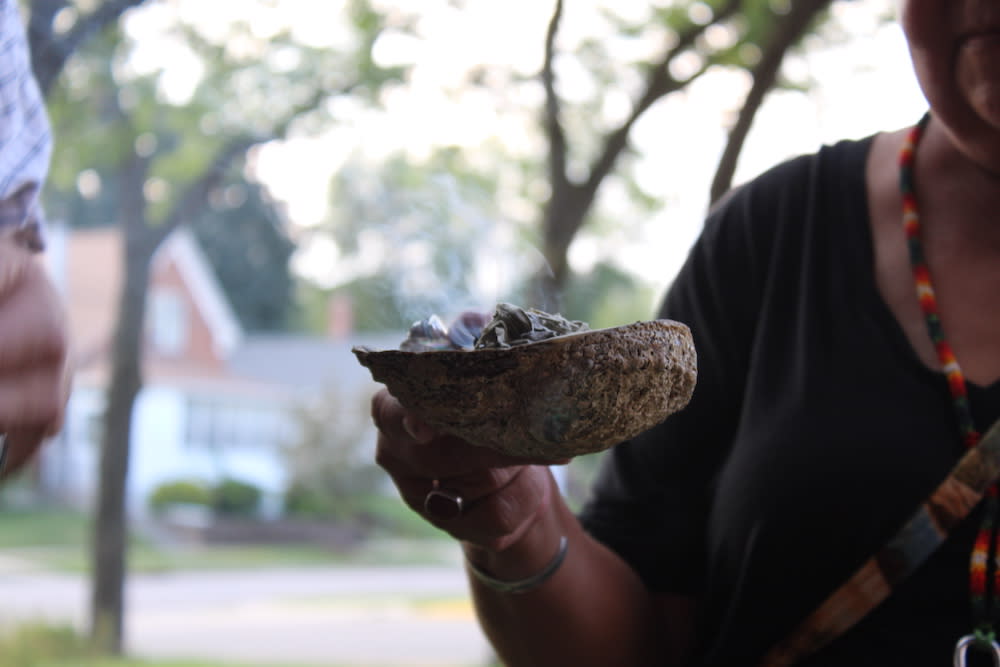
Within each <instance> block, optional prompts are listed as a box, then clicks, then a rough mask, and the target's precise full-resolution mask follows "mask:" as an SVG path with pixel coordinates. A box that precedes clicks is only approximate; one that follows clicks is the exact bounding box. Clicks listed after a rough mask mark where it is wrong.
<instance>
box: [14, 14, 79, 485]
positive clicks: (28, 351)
mask: <svg viewBox="0 0 1000 667" xmlns="http://www.w3.org/2000/svg"><path fill="white" fill-rule="evenodd" d="M51 147H52V138H51V133H50V129H49V122H48V117H47V115H46V111H45V105H44V102H43V100H42V97H41V94H40V93H39V90H38V85H37V83H36V81H35V78H34V75H33V73H32V71H31V59H30V57H29V52H28V44H27V40H26V38H25V33H24V25H23V23H22V20H21V16H20V14H19V11H18V5H17V3H16V2H14V1H13V0H0V434H2V435H0V477H3V476H6V475H9V474H10V473H12V472H14V471H15V470H17V469H18V468H19V467H21V466H22V465H24V463H26V462H27V461H28V460H30V458H31V456H32V455H33V454H34V453H35V451H36V450H37V449H38V448H39V446H40V445H41V443H42V442H43V441H44V439H45V438H46V437H47V436H50V435H53V434H55V433H56V432H57V431H58V429H59V428H60V426H61V423H62V419H63V413H64V410H65V405H66V399H67V392H68V386H69V375H68V368H67V366H68V364H67V348H68V343H67V332H66V323H65V315H64V311H63V307H62V302H61V300H60V298H59V297H58V295H57V293H56V291H55V289H54V287H53V285H52V284H51V282H50V280H49V278H48V275H47V273H46V271H45V269H44V267H43V266H42V264H41V262H40V261H38V257H37V253H38V252H39V251H41V250H42V249H43V247H44V239H43V220H42V214H41V210H40V206H39V203H38V194H39V191H40V190H41V188H42V184H43V183H44V181H45V177H46V175H47V172H48V166H49V157H50V154H51Z"/></svg>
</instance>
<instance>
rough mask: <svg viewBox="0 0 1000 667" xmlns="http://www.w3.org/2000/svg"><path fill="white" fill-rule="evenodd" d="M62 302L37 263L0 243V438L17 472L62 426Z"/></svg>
mask: <svg viewBox="0 0 1000 667" xmlns="http://www.w3.org/2000/svg"><path fill="white" fill-rule="evenodd" d="M67 350H68V335H67V331H66V319H65V314H64V310H63V305H62V301H61V299H60V298H59V296H58V295H57V294H56V291H55V289H54V288H53V286H52V284H51V282H50V281H49V279H48V276H47V275H46V273H45V270H44V268H43V267H42V265H41V263H40V262H39V261H38V259H37V257H36V256H35V255H33V254H32V253H31V252H29V251H28V250H25V249H24V248H23V247H21V245H20V244H18V242H17V241H16V240H14V239H13V238H9V237H7V238H0V433H4V434H6V446H7V453H6V460H5V462H4V465H3V468H2V470H0V475H5V474H9V473H11V472H12V471H14V470H16V469H17V468H19V467H20V466H21V465H23V464H24V463H25V462H26V461H28V460H29V459H30V458H31V456H32V455H33V454H34V453H35V451H36V450H37V449H38V447H39V446H40V445H41V444H42V442H43V440H44V439H45V438H46V437H48V436H51V435H54V434H55V433H57V432H58V431H59V429H60V428H61V426H62V420H63V415H64V410H65V406H66V400H67V398H68V396H69V385H70V382H69V380H70V376H69V371H68V364H67V356H68V354H67Z"/></svg>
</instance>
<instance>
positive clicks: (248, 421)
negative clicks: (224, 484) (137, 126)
mask: <svg viewBox="0 0 1000 667" xmlns="http://www.w3.org/2000/svg"><path fill="white" fill-rule="evenodd" d="M46 254H47V261H48V262H49V266H50V269H51V272H52V275H53V277H54V280H55V282H56V284H57V286H58V287H59V288H60V289H61V290H62V292H63V294H64V296H65V299H66V304H67V309H68V315H69V329H70V336H71V339H72V341H73V348H74V359H75V360H76V373H75V377H74V383H73V390H72V394H71V397H70V400H69V405H68V412H67V418H66V423H65V426H64V428H63V430H62V432H61V433H60V434H58V435H57V436H56V437H55V438H54V439H53V441H52V442H50V443H49V444H48V445H47V446H46V447H45V448H43V450H42V453H41V454H40V457H39V464H38V470H39V479H40V481H41V483H42V485H43V488H45V489H47V490H48V491H49V492H51V493H54V494H57V495H58V496H59V497H61V498H63V499H64V500H67V501H70V502H73V503H90V502H91V501H92V499H93V497H94V494H95V490H96V488H97V483H98V473H97V469H98V462H99V439H100V433H101V423H102V422H101V420H102V415H103V409H104V404H105V394H106V390H107V385H108V381H109V375H110V369H111V364H110V360H111V359H110V351H111V345H112V338H113V335H114V323H115V316H116V311H117V300H118V298H119V292H120V290H121V280H122V275H123V270H122V269H123V263H122V236H121V233H120V230H119V228H118V227H104V228H97V229H86V230H70V229H65V228H61V227H55V228H54V229H53V233H52V235H51V237H50V239H49V249H48V251H47V253H46ZM332 312H335V313H338V312H339V313H340V316H338V317H335V318H334V321H333V322H332V325H331V332H332V333H331V335H330V336H327V337H309V336H298V335H276V334H269V335H255V334H253V333H249V332H246V331H244V330H243V329H242V328H241V326H240V324H239V322H238V320H237V318H236V316H235V314H234V313H233V309H232V307H231V306H230V304H229V303H228V302H227V300H226V296H225V294H224V292H223V291H222V289H221V288H220V286H219V284H218V281H217V280H216V278H215V276H214V274H213V273H212V270H211V267H210V265H209V264H208V261H207V260H206V258H205V256H204V255H203V253H202V251H201V250H200V249H199V247H198V244H197V242H196V241H195V240H194V237H193V235H192V234H191V233H190V232H189V231H188V230H187V229H185V228H179V229H177V230H176V231H174V232H173V233H172V234H171V235H170V236H169V237H168V238H167V239H166V240H165V241H164V243H163V244H162V245H161V247H160V248H159V249H158V251H157V253H156V255H155V256H154V258H153V263H152V266H151V273H150V281H149V293H148V302H147V313H146V330H145V333H144V342H143V343H144V344H143V350H144V352H143V359H142V365H143V379H144V382H143V388H142V390H141V392H140V394H139V396H138V397H137V400H136V403H135V406H134V411H133V423H132V434H131V443H132V444H131V455H130V461H129V479H128V488H127V506H128V510H129V512H130V513H131V514H133V515H141V514H142V513H144V512H145V511H146V509H147V501H148V498H149V495H150V493H151V492H152V491H153V489H155V488H156V487H157V486H158V485H160V484H162V483H164V482H168V481H176V480H181V479H199V480H204V481H208V482H213V481H218V480H220V479H222V478H226V477H233V478H238V479H241V480H245V481H248V482H251V483H253V484H255V485H256V486H258V487H259V488H260V489H261V490H262V491H264V498H265V501H266V502H265V504H266V505H267V506H268V507H270V508H272V509H275V508H277V507H279V506H280V500H281V497H282V494H283V492H284V490H285V488H286V485H287V483H288V481H289V472H288V466H287V465H286V461H285V457H284V456H283V454H282V450H283V448H284V447H286V446H287V445H289V444H291V443H292V442H293V440H294V438H295V436H296V420H295V411H296V410H297V409H298V406H300V405H301V404H302V403H303V402H305V401H309V400H317V399H319V398H320V397H322V396H323V395H324V392H326V391H328V390H329V388H331V387H336V388H337V389H338V391H339V392H340V394H342V395H351V396H355V397H357V400H353V401H352V402H350V403H345V407H344V409H345V410H360V409H363V408H362V407H361V406H362V405H363V403H364V400H363V399H364V397H365V396H368V395H370V394H371V393H372V392H373V391H374V389H375V387H376V385H375V383H374V382H373V381H372V380H371V377H370V376H369V375H368V371H367V370H366V369H365V368H363V367H361V366H360V364H358V363H357V361H356V359H355V358H354V356H353V354H352V353H351V348H352V347H353V346H354V345H360V344H363V345H369V346H372V347H393V346H395V345H396V344H397V343H398V342H399V341H398V340H396V339H395V338H398V335H397V336H395V337H392V336H389V337H388V338H387V337H356V336H354V335H352V333H351V331H350V323H349V320H348V319H346V315H347V313H346V312H345V309H344V308H343V305H342V304H339V305H338V308H337V309H335V310H333V311H332ZM389 338H393V339H392V340H389ZM365 437H366V438H367V439H370V440H371V442H372V443H373V442H374V431H373V429H369V433H368V434H367V435H366V436H365Z"/></svg>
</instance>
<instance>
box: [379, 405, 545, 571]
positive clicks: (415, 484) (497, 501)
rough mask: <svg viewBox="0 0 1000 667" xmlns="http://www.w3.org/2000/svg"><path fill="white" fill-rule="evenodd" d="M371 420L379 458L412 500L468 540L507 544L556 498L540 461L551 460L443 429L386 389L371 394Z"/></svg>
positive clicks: (487, 545) (497, 546) (494, 546)
mask: <svg viewBox="0 0 1000 667" xmlns="http://www.w3.org/2000/svg"><path fill="white" fill-rule="evenodd" d="M372 419H373V421H374V422H375V426H376V427H378V430H379V435H378V444H377V448H376V454H375V460H376V462H377V463H378V464H379V465H380V466H381V467H382V468H383V469H384V470H385V471H386V472H387V473H388V474H389V476H390V477H391V478H392V480H393V482H394V483H395V484H396V488H397V489H399V493H400V495H401V496H402V498H403V500H404V501H405V502H406V504H407V505H409V506H410V507H411V508H412V509H413V510H414V511H415V512H417V513H418V514H420V515H421V516H423V517H424V518H425V519H426V520H427V521H429V522H430V523H432V524H434V525H435V526H437V527H438V528H441V529H442V530H444V531H446V532H448V533H449V534H450V535H452V536H453V537H455V538H456V539H458V540H461V541H462V542H464V543H466V544H469V545H472V546H477V547H481V548H483V549H486V550H489V551H502V550H503V549H505V548H507V547H508V546H510V545H511V544H513V543H515V542H517V540H518V539H519V538H520V537H521V536H522V535H523V534H524V533H525V532H526V531H527V530H528V528H529V527H530V526H531V525H532V523H533V522H534V521H535V520H536V519H537V518H538V517H539V516H540V515H541V513H542V512H544V511H545V509H546V508H547V506H548V504H549V502H550V500H551V495H552V494H553V487H552V483H551V476H550V474H549V471H548V470H547V468H546V467H545V465H540V464H542V463H546V464H548V463H552V462H551V461H546V462H541V461H531V460H525V459H516V458H512V457H510V456H506V455H503V454H500V453H498V452H496V451H494V450H492V449H488V448H486V447H479V446H475V445H471V444H469V443H467V442H464V441H462V440H459V439H458V438H455V437H451V436H443V435H440V434H437V433H435V432H434V431H433V430H432V429H431V428H430V427H428V426H427V425H426V424H424V423H423V422H421V421H420V419H419V418H418V417H417V416H416V415H414V414H412V413H410V412H408V411H407V410H406V409H405V408H403V406H402V405H400V404H399V401H397V400H396V399H395V397H393V396H392V395H391V394H390V393H389V392H388V391H387V390H386V389H382V390H381V391H379V392H378V393H377V394H375V396H374V398H372ZM563 463H564V461H563ZM432 492H436V493H432ZM429 494H431V495H430V498H431V502H428V499H429ZM457 499H460V500H457Z"/></svg>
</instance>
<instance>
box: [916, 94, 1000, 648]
mask: <svg viewBox="0 0 1000 667" xmlns="http://www.w3.org/2000/svg"><path fill="white" fill-rule="evenodd" d="M930 118H931V116H930V113H927V114H926V115H924V117H923V118H921V119H920V122H919V123H917V124H916V125H915V126H914V127H913V128H912V129H911V130H910V132H909V134H908V136H907V137H906V140H905V141H904V142H903V148H902V150H901V151H900V154H899V189H900V192H901V193H902V195H903V230H904V232H905V233H906V242H907V246H908V247H909V251H910V264H911V265H912V267H913V279H914V283H915V284H916V288H917V298H918V299H919V300H920V308H921V309H922V310H923V313H924V318H925V319H926V321H927V331H928V332H929V333H930V337H931V341H932V342H933V343H934V347H935V348H936V349H937V354H938V359H940V361H941V365H942V367H943V369H944V372H945V375H946V377H947V379H948V388H949V389H950V391H951V397H952V405H953V407H954V410H955V415H956V417H957V418H958V427H959V431H960V433H961V437H962V442H963V443H964V444H965V446H966V447H967V448H972V447H975V446H976V443H978V442H979V438H980V433H979V431H977V430H976V426H975V423H974V422H973V419H972V411H971V409H970V408H969V397H968V391H967V389H966V383H965V375H964V374H963V373H962V368H961V367H960V366H959V365H958V361H957V360H956V359H955V354H954V353H953V352H952V349H951V345H950V344H949V343H948V339H947V338H946V337H945V335H944V329H943V327H942V326H941V317H940V315H939V313H938V306H937V299H936V298H935V296H934V287H933V285H932V284H931V275H930V270H929V269H928V267H927V259H926V257H925V256H924V250H923V246H922V245H921V240H920V235H921V227H920V215H919V213H918V211H917V197H916V188H915V183H914V177H913V163H914V154H915V152H916V148H917V144H918V143H919V142H920V139H921V138H922V137H923V134H924V130H925V129H926V127H927V123H928V122H929V121H930ZM998 496H1000V494H998V489H997V484H993V485H991V486H990V488H989V490H988V491H987V493H986V501H985V512H984V515H983V522H982V524H981V525H980V527H979V533H978V534H977V535H976V541H975V543H974V545H973V548H972V556H971V558H970V562H969V596H970V601H971V604H972V613H973V622H974V623H975V624H976V627H975V629H974V635H975V637H976V638H977V639H978V640H980V641H982V642H986V643H992V642H994V641H995V639H996V637H995V634H994V620H996V619H992V618H990V617H989V616H988V614H987V597H988V593H992V601H993V606H994V608H995V610H996V608H998V607H1000V567H997V566H996V564H995V565H994V568H993V587H992V591H990V590H989V585H988V564H989V559H990V554H992V555H993V558H994V559H995V560H997V563H998V564H1000V559H998V544H997V542H998V535H997V534H996V531H995V526H996V517H997V510H998V509H1000V500H998Z"/></svg>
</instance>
